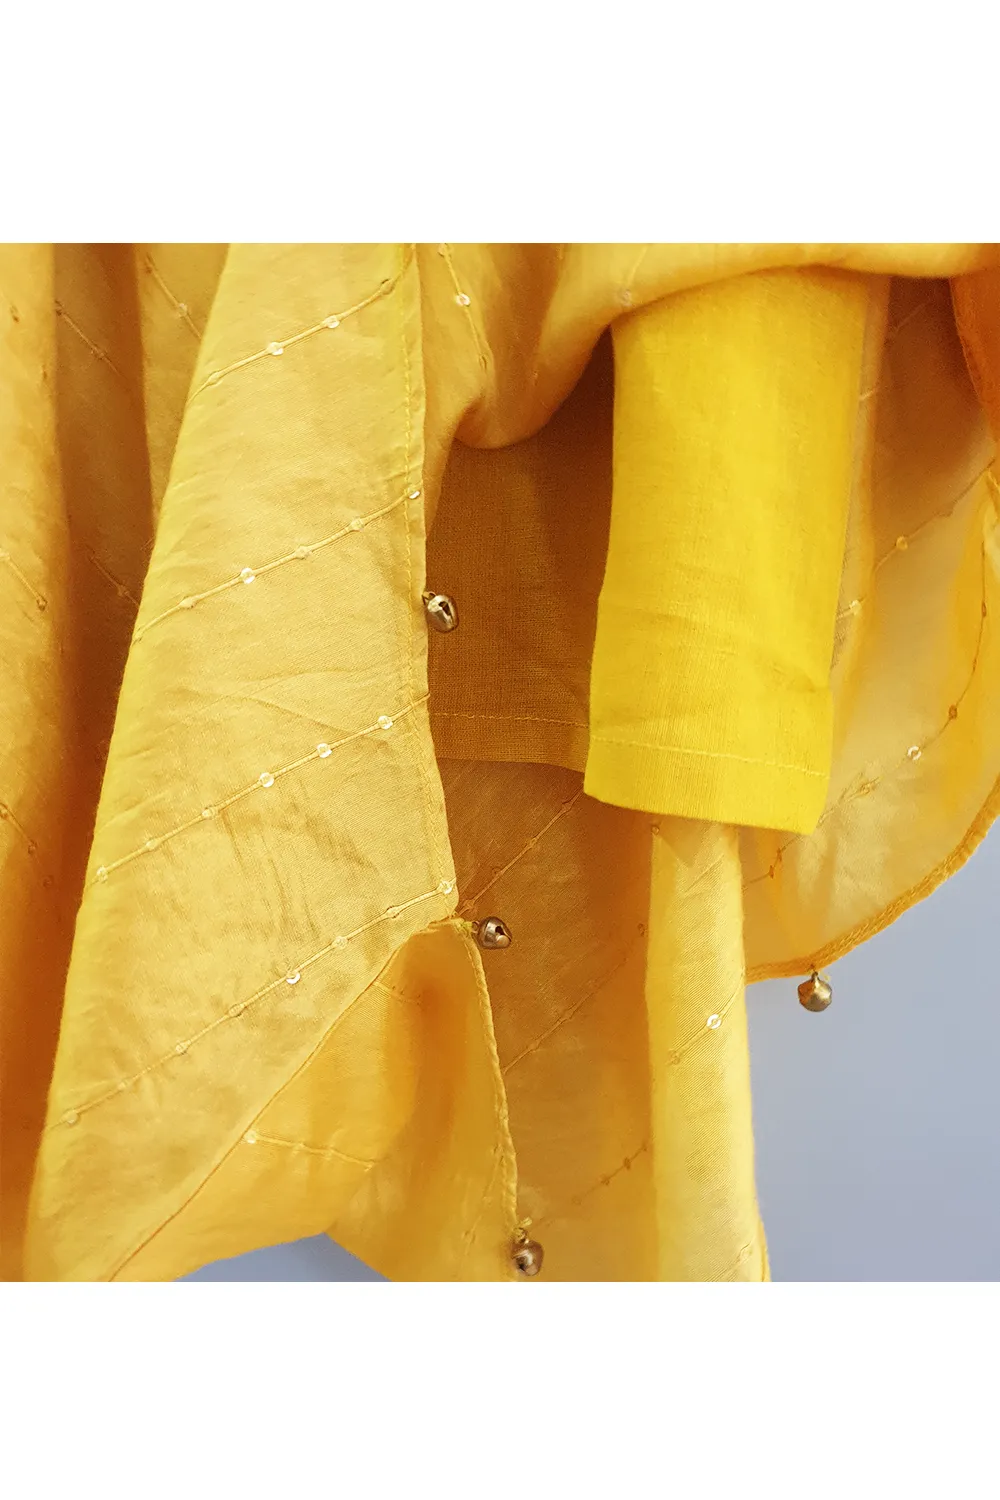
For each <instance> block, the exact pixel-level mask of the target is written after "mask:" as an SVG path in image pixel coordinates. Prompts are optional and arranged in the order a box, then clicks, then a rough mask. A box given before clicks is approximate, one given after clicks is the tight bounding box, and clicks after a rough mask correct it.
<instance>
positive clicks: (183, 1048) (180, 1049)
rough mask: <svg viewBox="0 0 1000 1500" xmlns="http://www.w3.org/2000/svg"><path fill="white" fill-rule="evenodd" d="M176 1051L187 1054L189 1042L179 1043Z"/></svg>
mask: <svg viewBox="0 0 1000 1500" xmlns="http://www.w3.org/2000/svg"><path fill="white" fill-rule="evenodd" d="M174 1051H175V1052H177V1053H181V1052H186V1051H187V1042H178V1043H177V1046H176V1047H175V1048H174Z"/></svg>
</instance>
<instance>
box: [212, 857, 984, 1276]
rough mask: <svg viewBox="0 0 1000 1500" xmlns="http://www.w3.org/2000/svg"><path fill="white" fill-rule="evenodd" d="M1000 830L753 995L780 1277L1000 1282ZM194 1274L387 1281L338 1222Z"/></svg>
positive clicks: (760, 1111) (757, 1091)
mask: <svg viewBox="0 0 1000 1500" xmlns="http://www.w3.org/2000/svg"><path fill="white" fill-rule="evenodd" d="M998 938H1000V830H998V829H996V828H994V830H993V832H992V833H991V834H990V835H989V836H988V837H987V839H986V840H985V842H984V843H983V844H982V845H981V846H980V848H979V849H978V850H977V852H976V853H975V854H974V855H973V857H972V859H971V860H969V862H968V863H967V864H966V865H965V866H964V867H963V868H962V869H961V870H959V872H958V873H957V875H954V876H952V878H951V879H950V880H948V881H946V882H945V884H944V885H943V886H941V887H939V889H938V890H937V891H936V892H935V893H934V895H933V896H931V897H930V898H929V899H928V900H927V901H924V902H921V903H920V904H919V905H918V906H915V907H913V908H912V909H911V910H910V911H908V912H906V913H905V915H904V916H902V917H901V918H900V919H899V920H898V921H897V922H895V923H894V924H893V925H892V926H891V927H889V928H887V929H886V931H884V932H881V933H879V934H878V935H877V936H876V937H874V938H872V939H870V940H869V941H868V942H867V943H864V944H862V946H861V947H860V948H857V949H855V950H854V952H853V953H851V954H849V955H848V956H847V957H846V958H843V959H841V961H840V962H839V963H837V964H834V965H833V967H832V968H830V969H829V970H828V971H827V972H828V975H829V978H830V981H831V983H832V984H833V989H834V998H833V1004H832V1005H831V1006H830V1008H829V1010H827V1011H825V1012H823V1013H822V1014H821V1015H812V1014H810V1013H809V1012H808V1011H805V1010H803V1009H802V1007H801V1006H800V1005H799V1003H798V997H797V995H796V993H795V990H796V983H797V981H796V980H794V979H789V980H770V981H768V982H767V983H765V984H758V985H753V986H752V987H751V988H750V990H749V991H748V994H747V1008H748V1011H749V1016H750V1052H751V1067H752V1070H753V1093H754V1122H755V1132H756V1143H757V1184H758V1190H759V1194H760V1202H761V1209H762V1212H763V1217H764V1225H765V1228H766V1230H767V1238H768V1247H769V1252H770V1257H771V1271H772V1276H773V1278H774V1280H775V1281H997V1280H1000V1090H998V1088H997V1078H998V1073H1000V985H998V982H997V948H998ZM184 1279H185V1280H189V1281H379V1280H381V1279H382V1278H381V1277H379V1276H377V1275H376V1274H375V1272H374V1271H371V1270H369V1269H368V1268H367V1267H366V1266H363V1265H362V1264H361V1263H360V1262H359V1261H357V1260H355V1259H354V1258H353V1256H350V1255H348V1254H347V1253H346V1252H345V1251H343V1250H341V1249H340V1248H339V1247H338V1246H336V1245H334V1244H333V1243H332V1242H331V1241H330V1240H329V1239H327V1238H326V1237H325V1236H319V1237H318V1238H315V1239H308V1240H299V1241H298V1242H297V1243H295V1244H290V1245H279V1246H276V1247H274V1248H273V1249H268V1250H256V1251H254V1252H253V1253H252V1254H250V1255H243V1256H239V1257H238V1258H237V1259H235V1260H229V1261H221V1262H219V1263H217V1264H216V1265H212V1266H206V1267H204V1268H203V1269H202V1270H200V1271H196V1272H195V1273H194V1274H193V1275H192V1276H190V1277H186V1278H184Z"/></svg>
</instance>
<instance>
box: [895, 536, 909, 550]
mask: <svg viewBox="0 0 1000 1500" xmlns="http://www.w3.org/2000/svg"><path fill="white" fill-rule="evenodd" d="M909 545H910V544H909V542H908V541H907V540H906V537H905V536H898V537H897V538H896V551H897V552H905V551H906V549H907V547H908V546H909Z"/></svg>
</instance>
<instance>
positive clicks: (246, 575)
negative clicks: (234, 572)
mask: <svg viewBox="0 0 1000 1500" xmlns="http://www.w3.org/2000/svg"><path fill="white" fill-rule="evenodd" d="M240 577H241V578H242V579H243V582H244V583H253V581H254V579H255V578H256V577H257V574H256V573H255V572H254V570H253V568H241V569H240Z"/></svg>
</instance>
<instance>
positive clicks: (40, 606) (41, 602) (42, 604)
mask: <svg viewBox="0 0 1000 1500" xmlns="http://www.w3.org/2000/svg"><path fill="white" fill-rule="evenodd" d="M48 607H49V601H48V600H47V599H36V600H35V608H36V609H37V610H38V612H39V614H44V613H45V611H46V610H47V609H48Z"/></svg>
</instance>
